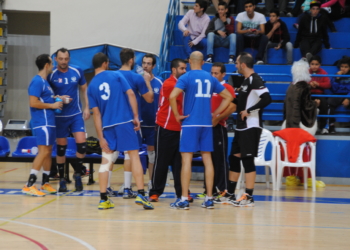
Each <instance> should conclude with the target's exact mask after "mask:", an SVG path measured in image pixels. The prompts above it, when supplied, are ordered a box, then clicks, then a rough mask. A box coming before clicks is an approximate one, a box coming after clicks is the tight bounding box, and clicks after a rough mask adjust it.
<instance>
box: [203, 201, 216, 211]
mask: <svg viewBox="0 0 350 250" xmlns="http://www.w3.org/2000/svg"><path fill="white" fill-rule="evenodd" d="M202 207H203V208H209V209H213V208H214V202H213V200H207V201H204V202H203V203H202Z"/></svg>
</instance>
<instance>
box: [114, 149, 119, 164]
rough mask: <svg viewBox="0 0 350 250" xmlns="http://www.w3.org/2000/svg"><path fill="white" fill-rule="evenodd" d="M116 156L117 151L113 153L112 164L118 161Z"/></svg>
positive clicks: (117, 154)
mask: <svg viewBox="0 0 350 250" xmlns="http://www.w3.org/2000/svg"><path fill="white" fill-rule="evenodd" d="M118 156H119V151H114V152H113V157H112V163H114V162H115V161H116V160H117V159H118Z"/></svg>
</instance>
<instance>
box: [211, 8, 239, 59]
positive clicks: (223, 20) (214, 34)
mask: <svg viewBox="0 0 350 250" xmlns="http://www.w3.org/2000/svg"><path fill="white" fill-rule="evenodd" d="M234 30H235V20H234V19H233V17H231V16H230V13H228V6H227V3H225V2H220V3H219V7H218V13H216V15H215V17H214V18H213V19H211V21H210V23H209V25H208V28H207V30H206V32H205V34H206V36H207V42H208V43H207V46H208V49H207V55H208V59H207V61H206V62H207V63H212V62H213V56H214V52H213V51H214V47H225V48H230V51H229V56H230V57H229V60H228V63H234V57H235V54H236V34H235V33H234Z"/></svg>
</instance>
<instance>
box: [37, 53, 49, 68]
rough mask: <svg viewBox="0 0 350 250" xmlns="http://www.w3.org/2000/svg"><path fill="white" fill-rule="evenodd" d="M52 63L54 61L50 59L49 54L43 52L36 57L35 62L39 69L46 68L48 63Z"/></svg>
mask: <svg viewBox="0 0 350 250" xmlns="http://www.w3.org/2000/svg"><path fill="white" fill-rule="evenodd" d="M47 63H48V64H51V63H52V61H51V60H50V55H49V54H41V55H39V56H38V57H37V58H36V59H35V64H36V66H37V67H38V70H39V71H40V70H42V69H44V67H45V65H46V64H47Z"/></svg>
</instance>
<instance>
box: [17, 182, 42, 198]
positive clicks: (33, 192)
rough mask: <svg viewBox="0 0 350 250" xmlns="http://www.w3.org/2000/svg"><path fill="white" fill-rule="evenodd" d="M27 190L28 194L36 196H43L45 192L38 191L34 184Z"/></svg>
mask: <svg viewBox="0 0 350 250" xmlns="http://www.w3.org/2000/svg"><path fill="white" fill-rule="evenodd" d="M28 189H29V191H28V193H27V194H28V195H31V196H37V197H43V196H45V193H43V192H41V191H39V190H38V189H37V188H36V186H35V185H33V186H31V187H29V188H28ZM22 192H23V189H22Z"/></svg>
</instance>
